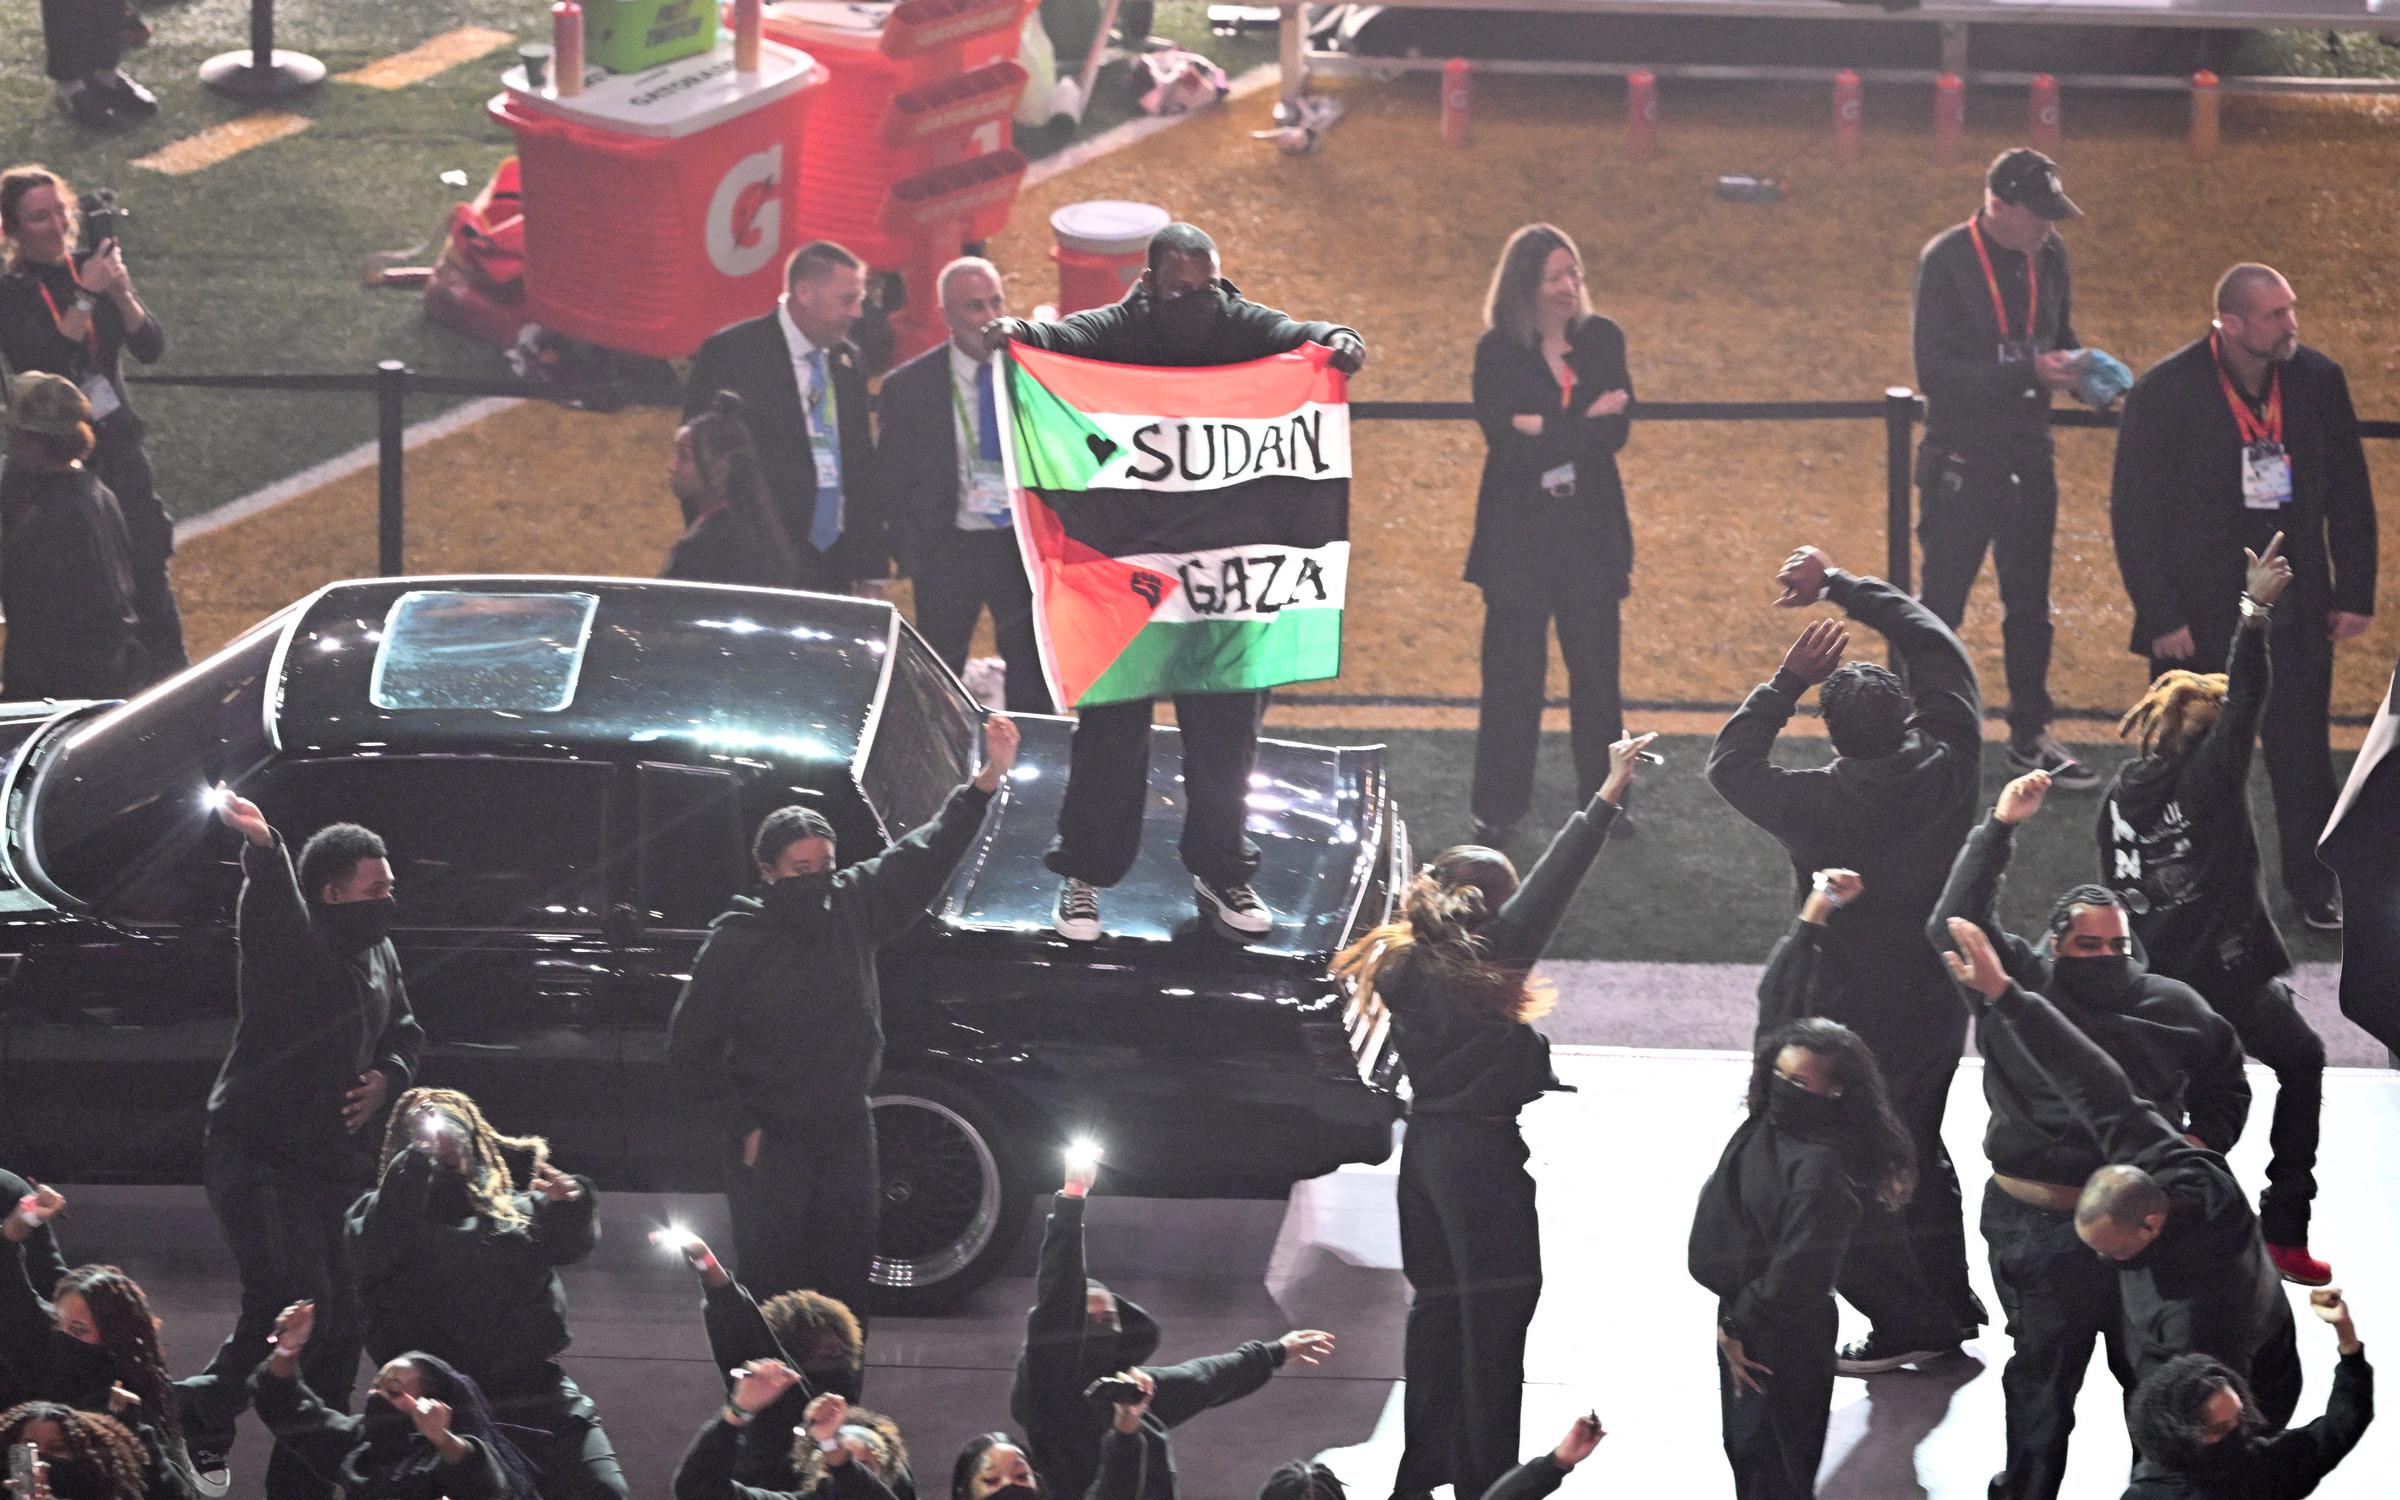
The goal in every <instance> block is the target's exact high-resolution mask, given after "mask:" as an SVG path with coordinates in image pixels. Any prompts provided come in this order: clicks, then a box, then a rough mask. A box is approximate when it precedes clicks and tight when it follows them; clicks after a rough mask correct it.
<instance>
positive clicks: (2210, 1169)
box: [1943, 917, 2301, 1428]
mask: <svg viewBox="0 0 2400 1500" xmlns="http://www.w3.org/2000/svg"><path fill="white" fill-rule="evenodd" d="M1949 928H1950V931H1949V938H1950V941H1951V943H1952V944H1953V946H1954V948H1955V950H1956V951H1951V952H1945V953H1944V955H1943V957H1944V959H1945V960H1946V961H1947V962H1948V964H1949V966H1950V969H1951V972H1952V974H1953V976H1954V977H1956V978H1957V980H1958V982H1959V984H1960V985H1961V986H1962V987H1963V988H1964V989H1966V990H1967V991H1968V992H1969V993H1970V994H1971V995H1974V996H1977V997H1980V1001H1981V1003H1979V1004H1978V1006H1977V1014H1978V1017H1979V1020H1980V1021H1981V1023H1982V1026H1983V1028H1984V1029H1983V1031H1982V1032H1981V1034H1982V1035H1985V1036H1988V1037H1990V1038H1991V1039H1992V1040H1993V1043H1994V1045H1993V1046H1992V1048H1991V1050H1990V1051H1989V1052H1987V1054H1986V1059H1987V1066H1990V1067H1995V1068H2005V1069H2008V1070H2009V1072H2010V1073H2011V1075H2012V1083H2013V1086H2015V1087H2017V1088H2020V1089H2022V1090H2024V1091H2025V1092H2026V1093H2027V1094H2028V1095H2029V1096H2032V1095H2047V1096H2049V1097H2050V1098H2051V1099H2053V1100H2055V1101H2057V1103H2058V1104H2060V1105H2063V1106H2064V1107H2065V1108H2066V1110H2067V1111H2068V1112H2069V1113H2071V1114H2072V1115H2073V1116H2074V1117H2075V1121H2076V1123H2077V1125H2078V1126H2079V1127H2081V1129H2082V1130H2083V1132H2084V1133H2085V1135H2086V1136H2088V1137H2089V1138H2090V1139H2091V1140H2092V1141H2093V1142H2095V1143H2096V1144H2097V1145H2098V1147H2099V1149H2100V1155H2101V1158H2102V1159H2103V1160H2104V1161H2106V1162H2107V1163H2109V1165H2107V1166H2104V1167H2102V1168H2101V1169H2100V1170H2099V1171H2097V1172H2095V1173H2093V1174H2092V1176H2091V1178H2090V1179H2089V1180H2088V1181H2087V1182H2086V1183H2085V1184H2084V1189H2083V1194H2082V1196H2081V1197H2080V1198H2079V1199H2078V1200H2077V1202H2076V1205H2075V1236H2076V1238H2077V1239H2079V1240H2081V1241H2082V1242H2083V1243H2084V1244H2085V1245H2086V1246H2088V1247H2089V1248H2090V1249H2092V1250H2093V1251H2095V1252H2097V1253H2098V1254H2099V1255H2101V1256H2102V1257H2103V1259H2104V1262H2105V1263H2106V1264H2108V1265H2110V1266H2113V1267H2114V1268H2115V1269H2117V1270H2118V1271H2120V1272H2121V1273H2123V1279H2122V1280H2121V1281H2120V1283H2119V1290H2120V1291H2121V1293H2122V1294H2123V1296H2124V1299H2125V1341H2126V1351H2127V1353H2128V1355H2129V1356H2130V1357H2131V1359H2132V1361H2133V1366H2134V1371H2135V1373H2136V1375H2138V1376H2142V1377H2147V1376H2148V1375H2149V1373H2150V1372H2151V1371H2152V1370H2155V1369H2157V1368H2158V1367H2159V1366H2160V1365H2162V1364H2164V1363H2166V1362H2167V1361H2168V1360H2170V1359H2173V1358H2174V1357H2175V1356H2176V1355H2179V1354H2206V1355H2210V1356H2212V1357H2214V1358H2216V1359H2219V1360H2222V1361H2223V1362H2224V1363H2225V1364H2226V1365H2227V1366H2228V1367H2230V1368H2231V1369H2233V1370H2234V1371H2236V1372H2237V1373H2239V1374H2240V1375H2242V1376H2243V1378H2245V1379H2247V1380H2248V1381H2249V1382H2250V1383H2251V1385H2252V1386H2253V1387H2254V1388H2255V1389H2256V1390H2257V1392H2258V1401H2259V1407H2260V1409H2261V1410H2262V1411H2263V1412H2264V1413H2265V1414H2266V1417H2267V1420H2268V1422H2269V1424H2270V1425H2271V1426H2272V1427H2275V1428H2280V1427H2282V1426H2283V1424H2284V1423H2286V1422H2288V1421H2290V1420H2291V1415H2292V1410H2293V1408H2294V1407H2296V1406H2297V1405H2298V1404H2299V1401H2300V1378H2301V1377H2300V1356H2299V1352H2298V1350H2297V1349H2296V1348H2295V1347H2294V1345H2293V1332H2292V1309H2291V1306H2290V1304H2289V1303H2287V1302H2285V1301H2284V1296H2283V1281H2282V1278H2281V1277H2280V1276H2278V1275H2277V1274H2276V1271H2275V1267H2274V1266H2273V1265H2272V1264H2271V1263H2270V1262H2269V1261H2268V1260H2267V1251H2266V1246H2265V1244H2264V1243H2262V1242H2261V1241H2260V1239H2259V1237H2258V1218H2257V1216H2256V1215H2255V1214H2253V1213H2251V1211H2250V1203H2249V1199H2248V1198H2247V1197H2246V1196H2245V1195H2244V1194H2243V1192H2242V1186H2241V1184H2240V1183H2239V1182H2237V1181H2235V1180H2234V1176H2233V1172H2232V1170H2231V1169H2230V1168H2228V1167H2227V1166H2226V1165H2225V1158H2224V1157H2222V1156H2220V1155H2218V1154H2217V1153H2216V1152H2214V1151H2211V1150H2209V1149H2208V1148H2207V1147H2205V1146H2195V1145H2193V1144H2192V1143H2191V1142H2190V1141H2188V1140H2186V1139H2185V1138H2184V1135H2183V1133H2182V1132H2181V1131H2179V1130H2177V1129H2176V1128H2175V1127H2174V1125H2172V1124H2170V1123H2169V1122H2168V1121H2167V1120H2166V1119H2165V1118H2164V1117H2163V1116H2162V1115H2160V1114H2159V1112H2158V1111H2157V1110H2155V1109H2153V1108H2152V1107H2151V1106H2150V1104H2149V1102H2148V1101H2147V1100H2145V1099H2143V1098H2142V1097H2141V1096H2140V1095H2139V1094H2137V1093H2135V1092H2134V1085H2133V1084H2132V1082H2131V1081H2129V1080H2128V1079H2127V1078H2126V1076H2125V1070H2124V1069H2122V1068H2120V1067H2118V1066H2117V1064H2116V1063H2115V1061H2114V1060H2112V1059H2111V1058H2110V1057H2109V1055H2108V1054H2107V1053H2106V1052H2104V1051H2102V1050H2101V1049H2100V1047H2099V1046H2098V1045H2097V1044H2096V1043H2094V1042H2093V1041H2092V1040H2091V1039H2090V1038H2089V1037H2087V1036H2085V1035H2084V1034H2083V1033H2082V1032H2081V1031H2079V1030H2077V1029H2076V1027H2075V1026H2074V1024H2073V1023H2072V1022H2070V1021H2068V1020H2067V1019H2066V1017H2064V1016H2062V1015H2060V1014H2059V1012H2058V1008H2057V1007H2056V1006H2054V1005H2052V1004H2051V1003H2050V1002H2049V1001H2048V1000H2045V999H2043V998H2042V997H2041V996H2039V995H2035V994H2032V993H2029V992H2028V991H2027V990H2025V989H2024V988H2023V987H2022V986H2021V985H2019V984H2018V983H2016V982H2015V981H2014V980H2012V979H2011V978H2009V976H2008V973H2007V970H2006V969H2005V968H2004V967H2003V966H2002V964H2001V962H2000V959H1999V957H1998V955H1997V954H1996V953H1995V952H1994V951H1993V948H1992V943H1991V939H1990V938H1988V937H1986V936H1985V935H1984V932H1983V929H1981V928H1980V927H1977V926H1976V925H1975V924H1974V923H1972V922H1968V921H1964V920H1962V919H1960V918H1957V917H1953V918H1951V919H1950V923H1949Z"/></svg>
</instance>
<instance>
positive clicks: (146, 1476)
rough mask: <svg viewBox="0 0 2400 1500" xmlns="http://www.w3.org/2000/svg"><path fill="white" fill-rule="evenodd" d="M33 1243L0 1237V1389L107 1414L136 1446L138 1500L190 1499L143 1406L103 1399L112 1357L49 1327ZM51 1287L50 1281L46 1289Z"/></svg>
mask: <svg viewBox="0 0 2400 1500" xmlns="http://www.w3.org/2000/svg"><path fill="white" fill-rule="evenodd" d="M20 1196H22V1195H20ZM15 1206H16V1205H15V1204H14V1203H13V1202H12V1203H11V1204H10V1205H9V1207H10V1208H11V1209H13V1208H15ZM33 1245H34V1242H33V1241H32V1240H30V1239H29V1240H27V1241H26V1242H25V1243H24V1244H22V1245H16V1244H11V1243H9V1242H8V1241H7V1240H5V1239H0V1385H6V1384H11V1383H13V1384H16V1385H18V1386H19V1387H20V1388H21V1390H20V1393H19V1394H18V1395H17V1396H16V1398H15V1399H16V1400H24V1401H55V1402H58V1403H59V1404H60V1405H62V1406H72V1407H74V1408H75V1409H76V1410H78V1411H89V1412H100V1413H104V1414H106V1415H110V1416H114V1417H115V1418H116V1419H117V1420H118V1421H119V1422H121V1423H123V1424H124V1426H125V1429H126V1430H127V1431H128V1432H130V1433H132V1434H133V1436H134V1439H135V1441H136V1442H138V1443H139V1444H140V1445H141V1449H142V1494H143V1496H144V1497H145V1500H195V1497H196V1492H195V1490H194V1489H193V1487H192V1485H191V1483H190V1481H189V1479H187V1477H186V1475H185V1471H184V1470H183V1469H182V1468H181V1467H180V1466H178V1465H177V1464H176V1463H175V1462H174V1461H173V1460H172V1459H171V1458H169V1456H168V1449H169V1446H170V1440H169V1438H168V1436H167V1434H166V1430H165V1429H164V1428H162V1427H160V1426H159V1424H158V1423H157V1422H156V1421H154V1420H153V1419H152V1418H151V1416H150V1411H149V1408H148V1407H146V1406H142V1405H138V1404H137V1405H134V1406H130V1407H127V1408H126V1409H125V1410H123V1411H118V1410H116V1409H115V1407H114V1406H113V1404H112V1403H111V1402H110V1400H109V1393H110V1391H111V1389H112V1388H113V1387H114V1386H115V1385H116V1384H117V1370H116V1361H115V1359H114V1358H113V1357H112V1356H111V1355H110V1354H109V1353H108V1351H107V1350H105V1349H101V1348H98V1347H96V1346H94V1345H91V1344H85V1343H82V1342H80V1341H78V1340H76V1339H73V1338H70V1337H69V1336H68V1335H67V1334H66V1333H65V1332H64V1331H63V1330H61V1329H60V1328H59V1327H58V1326H57V1321H56V1318H55V1316H54V1310H53V1309H52V1307H51V1305H50V1302H49V1299H48V1298H47V1297H45V1296H43V1295H42V1294H40V1293H37V1292H36V1291H35V1290H34V1288H33V1282H32V1281H31V1280H30V1279H28V1278H29V1276H30V1275H31V1274H32V1268H31V1267H29V1266H28V1265H27V1263H26V1252H27V1251H28V1250H31V1249H32V1248H33ZM57 1284H58V1283H57V1279H56V1278H52V1279H51V1280H50V1281H49V1282H48V1283H47V1286H48V1287H51V1288H55V1287H56V1286H57ZM11 1404H12V1405H13V1404H14V1402H13V1401H12V1403H11Z"/></svg>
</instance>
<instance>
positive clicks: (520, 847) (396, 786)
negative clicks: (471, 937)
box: [245, 756, 609, 931]
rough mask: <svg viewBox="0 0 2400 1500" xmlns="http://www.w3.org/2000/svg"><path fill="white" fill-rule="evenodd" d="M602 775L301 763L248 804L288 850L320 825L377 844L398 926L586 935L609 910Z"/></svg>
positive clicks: (481, 764)
mask: <svg viewBox="0 0 2400 1500" xmlns="http://www.w3.org/2000/svg"><path fill="white" fill-rule="evenodd" d="M608 771H609V768H608V767H606V766H600V765H585V764H577V763H573V762H563V761H533V760H501V759H496V758H491V757H480V756H478V757H459V758H455V759H454V758H447V757H432V756H428V757H423V758H408V757H399V758H394V759H390V760H342V761H300V762H296V763H292V764H288V765H281V766H277V767H276V768H275V769H274V770H273V771H272V772H270V773H269V774H268V776H267V777H266V778H265V780H264V784H263V785H262V786H260V787H259V788H258V789H257V791H256V792H255V793H251V794H250V795H253V796H254V798H255V800H256V801H257V802H258V805H259V806H260V808H262V809H263V810H264V811H265V812H266V814H267V818H268V821H270V822H272V823H273V824H274V825H275V826H276V827H277V828H279V829H281V830H282V831H283V834H284V837H285V838H286V839H288V840H289V841H290V843H291V844H292V846H293V847H294V849H295V850H297V848H298V847H299V846H300V845H301V844H303V843H305V842H306V841H307V839H308V836H309V835H310V834H311V833H313V832H315V831H316V830H317V829H319V828H322V827H324V826H325V825H326V824H328V823H363V824H365V825H366V826H367V827H369V828H372V829H374V830H375V831H376V832H377V833H379V834H381V835H382V836H383V841H384V844H385V846H386V847H388V848H389V849H390V850H391V861H392V875H393V878H394V881H395V883H396V885H397V887H398V890H397V895H398V896H399V898H400V914H399V917H398V918H397V921H396V925H397V926H400V927H404V928H405V927H467V928H540V929H547V930H551V931H558V930H562V929H565V930H574V931H590V930H595V929H597V928H598V927H599V926H600V917H601V914H602V913H603V912H604V911H606V910H607V909H608V900H607V890H606V881H605V879H604V874H603V872H604V868H605V864H606V856H605V851H606V849H607V843H606V839H607V825H608V808H607V800H608ZM245 791H246V792H247V791H248V789H247V788H245Z"/></svg>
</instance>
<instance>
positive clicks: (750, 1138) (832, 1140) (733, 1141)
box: [667, 714, 1017, 1312]
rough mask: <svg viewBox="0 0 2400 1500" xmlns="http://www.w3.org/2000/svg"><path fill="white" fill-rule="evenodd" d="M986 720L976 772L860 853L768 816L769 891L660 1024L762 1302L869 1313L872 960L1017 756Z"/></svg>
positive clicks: (725, 934)
mask: <svg viewBox="0 0 2400 1500" xmlns="http://www.w3.org/2000/svg"><path fill="white" fill-rule="evenodd" d="M983 722H984V752H983V764H982V765H981V766H980V767H978V768H977V769H976V772H975V776H974V779H973V780H972V781H969V782H967V783H966V784H965V785H963V786H961V787H959V788H958V790H956V791H954V792H952V793H951V794H950V800H949V801H948V802H946V803H944V804H943V806H942V810H941V812H940V813H938V814H937V815H936V816H935V817H934V819H933V821H931V822H929V823H927V824H926V825H925V826H923V827H922V828H919V829H917V830H915V831H914V832H912V833H910V834H909V835H907V836H906V837H905V838H902V839H901V840H900V841H899V842H897V843H895V844H893V845H891V846H890V847H889V848H887V849H884V850H883V851H881V852H880V853H878V854H875V855H873V856H871V857H869V858H867V859H863V860H860V861H858V862H857V863H855V864H852V865H849V866H847V867H844V868H841V869H838V870H837V869H836V868H835V865H836V855H835V847H834V831H833V825H832V824H831V823H828V822H827V821H826V820H825V818H824V816H823V815H822V814H820V813H818V812H816V811H815V810H813V809H811V808H806V807H786V808H781V809H778V810H777V811H775V812H771V813H769V814H767V817H766V820H765V821H764V822H762V823H760V824H759V827H758V835H757V837H756V838H755V839H754V840H753V841H752V843H751V848H750V853H751V858H752V860H753V862H754V863H755V864H756V865H757V867H758V874H759V878H760V879H761V880H763V881H765V882H766V890H765V892H764V893H763V894H761V895H760V896H757V897H749V896H737V897H735V898H734V903H733V909H732V910H730V911H728V912H726V913H724V914H723V915H722V916H720V917H718V918H717V919H716V921H715V922H713V923H711V924H710V928H709V938H708V942H707V943H706V944H705V945H704V946H702V948H701V950H700V956H699V958H698V959H697V960H696V961H695V962H694V964H693V967H692V977H691V980H690V982H689V983H687V984H686V985H685V986H684V987H683V994H682V996H681V997H680V998H679V999H677V1001H676V1002H675V1013H674V1015H673V1016H672V1017H671V1018H670V1019H669V1020H668V1022H667V1065H668V1066H669V1067H670V1068H672V1069H673V1070H674V1073H675V1077H676V1080H677V1082H678V1083H679V1084H680V1085H681V1087H682V1089H683V1091H684V1093H685V1094H686V1095H687V1096H689V1097H690V1098H692V1099H694V1100H696V1101H698V1102H700V1103H701V1104H704V1105H706V1106H708V1107H709V1108H710V1109H712V1110H713V1111H714V1112H715V1113H716V1116H717V1120H718V1123H719V1124H720V1125H722V1126H723V1127H724V1130H725V1200H726V1206H727V1207H728V1208H730V1209H731V1210H732V1212H733V1243H734V1259H735V1268H736V1269H737V1270H738V1271H740V1273H741V1276H742V1280H743V1282H744V1284H745V1285H747V1286H748V1287H749V1288H750V1289H751V1290H752V1291H753V1292H755V1293H757V1294H758V1295H760V1296H762V1297H772V1296H775V1295H777V1294H779V1293H782V1292H788V1291H793V1290H795V1289H797V1288H801V1287H807V1288H810V1289H812V1290H815V1291H819V1292H823V1293H824V1294H825V1295H826V1296H828V1297H832V1298H834V1299H835V1300H837V1301H839V1302H841V1303H842V1304H843V1305H845V1306H847V1307H848V1308H850V1309H851V1310H852V1311H853V1312H857V1311H859V1310H860V1309H863V1308H864V1307H865V1306H866V1299H867V1290H868V1277H869V1274H870V1273H871V1272H872V1270H873V1268H874V1263H875V1243H876V1212H877V1204H878V1198H879V1195H880V1188H881V1183H880V1179H879V1177H878V1176H877V1171H876V1165H875V1114H874V1110H873V1108H872V1107H871V1106H870V1104H869V1103H868V1095H869V1094H870V1092H872V1090H873V1089H874V1087H875V1080H876V1078H877V1076H878V1075H879V1074H880V1073H881V1072H882V1070H883V996H882V992H881V990H880V988H879V985H878V981H877V978H876V954H877V953H879V952H880V951H881V950H882V949H883V947H884V946H885V945H886V944H888V943H890V942H892V941H893V940H895V939H897V938H898V937H899V936H900V935H901V934H903V933H905V932H906V931H908V929H909V928H910V927H912V926H914V925H915V924H916V923H917V921H918V920H919V919H920V918H922V917H923V916H924V915H925V913H926V910H927V908H929V907H930V906H932V905H933V903H934V902H936V901H938V900H940V899H941V895H942V892H943V891H944V890H946V889H947V888H948V887H949V884H950V880H951V877H953V876H954V875H956V874H957V873H958V867H959V864H960V862H961V861H963V860H964V859H965V858H966V857H967V852H968V851H969V850H970V849H972V848H973V847H974V844H975V837H976V835H977V834H978V833H979V832H980V831H981V830H982V828H983V815H984V810H985V809H986V808H987V807H989V806H990V805H991V801H992V797H993V795H994V794H995V793H996V792H998V791H999V789H1000V782H1001V779H1002V778H1003V777H1005V776H1006V775H1007V774H1008V773H1009V770H1010V769H1011V768H1012V767H1014V766H1015V765H1016V763H1017V726H1016V725H1015V724H1014V723H1013V722H1012V721H1010V720H1009V719H1007V718H1005V717H1003V716H1001V715H999V714H993V715H990V716H988V717H987V718H985V720H984V721H983ZM795 1080H806V1081H807V1086H806V1087H801V1086H798V1085H797V1084H796V1083H795Z"/></svg>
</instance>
